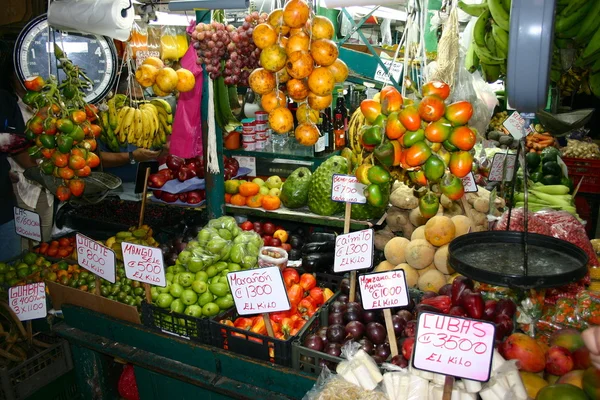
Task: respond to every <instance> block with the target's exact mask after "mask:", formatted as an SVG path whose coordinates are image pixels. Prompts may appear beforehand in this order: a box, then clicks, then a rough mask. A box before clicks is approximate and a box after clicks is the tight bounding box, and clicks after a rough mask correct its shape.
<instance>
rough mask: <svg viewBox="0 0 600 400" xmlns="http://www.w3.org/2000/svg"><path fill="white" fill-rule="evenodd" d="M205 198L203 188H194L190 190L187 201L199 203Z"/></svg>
mask: <svg viewBox="0 0 600 400" xmlns="http://www.w3.org/2000/svg"><path fill="white" fill-rule="evenodd" d="M202 200H204V191H203V190H192V191H189V192H188V197H187V202H188V203H189V204H199V203H200V202H202Z"/></svg>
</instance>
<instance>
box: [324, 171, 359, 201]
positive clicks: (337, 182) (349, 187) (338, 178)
mask: <svg viewBox="0 0 600 400" xmlns="http://www.w3.org/2000/svg"><path fill="white" fill-rule="evenodd" d="M332 179H333V186H332V187H331V200H333V201H337V202H340V203H355V204H365V203H366V202H367V198H366V197H365V194H364V191H365V187H366V186H365V185H363V184H362V183H360V182H359V181H358V179H356V177H355V176H353V175H339V174H335V175H333V178H332Z"/></svg>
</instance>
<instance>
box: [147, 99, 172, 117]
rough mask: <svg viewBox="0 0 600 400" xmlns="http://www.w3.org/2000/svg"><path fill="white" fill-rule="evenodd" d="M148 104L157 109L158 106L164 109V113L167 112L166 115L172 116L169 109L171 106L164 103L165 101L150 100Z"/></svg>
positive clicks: (166, 102)
mask: <svg viewBox="0 0 600 400" xmlns="http://www.w3.org/2000/svg"><path fill="white" fill-rule="evenodd" d="M150 103H151V104H154V105H155V106H157V107H158V106H160V107H162V108H164V109H165V111H166V112H167V114H173V109H172V108H171V104H169V102H168V101H166V100H165V99H152V101H151V102H150Z"/></svg>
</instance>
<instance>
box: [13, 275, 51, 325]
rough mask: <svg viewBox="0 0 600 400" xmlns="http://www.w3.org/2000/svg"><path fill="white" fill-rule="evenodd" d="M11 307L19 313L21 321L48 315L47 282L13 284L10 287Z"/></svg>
mask: <svg viewBox="0 0 600 400" xmlns="http://www.w3.org/2000/svg"><path fill="white" fill-rule="evenodd" d="M8 299H9V302H10V308H11V310H13V311H14V312H15V314H17V317H18V318H19V321H29V320H30V319H37V318H45V317H46V284H45V283H44V282H37V283H32V284H30V285H23V286H13V287H11V288H10V289H8Z"/></svg>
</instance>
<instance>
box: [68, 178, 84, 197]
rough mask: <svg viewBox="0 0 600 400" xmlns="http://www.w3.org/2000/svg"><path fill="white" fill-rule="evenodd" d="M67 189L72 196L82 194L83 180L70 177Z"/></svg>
mask: <svg viewBox="0 0 600 400" xmlns="http://www.w3.org/2000/svg"><path fill="white" fill-rule="evenodd" d="M69 189H70V190H71V193H73V196H75V197H79V196H81V195H82V194H83V190H84V189H85V182H84V181H82V180H81V179H71V180H70V181H69Z"/></svg>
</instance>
